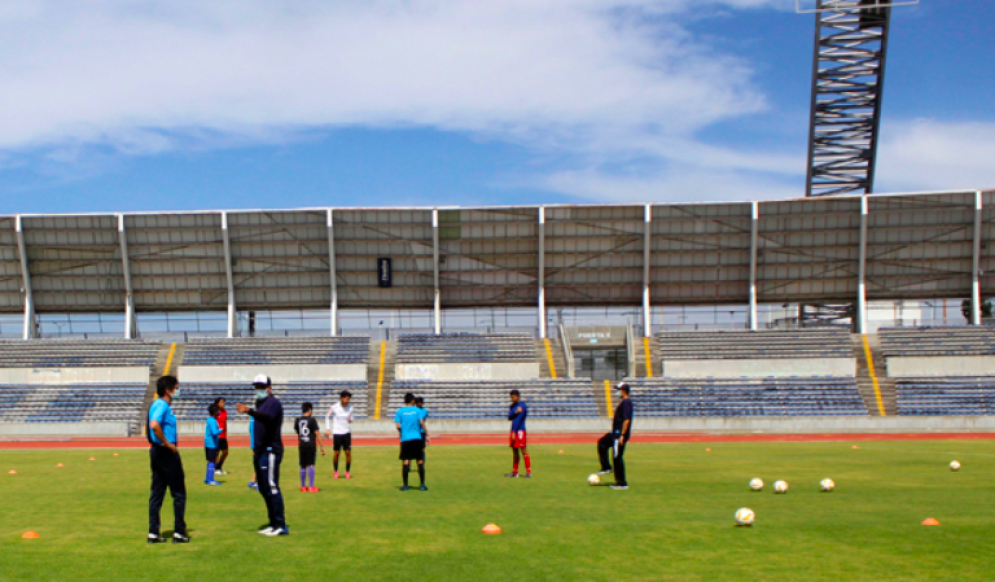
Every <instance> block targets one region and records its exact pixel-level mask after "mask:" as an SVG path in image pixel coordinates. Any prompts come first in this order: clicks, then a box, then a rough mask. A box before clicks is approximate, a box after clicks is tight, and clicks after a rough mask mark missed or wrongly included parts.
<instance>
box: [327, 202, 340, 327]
mask: <svg viewBox="0 0 995 582" xmlns="http://www.w3.org/2000/svg"><path fill="white" fill-rule="evenodd" d="M327 219H328V220H327V227H328V274H329V276H330V280H331V287H332V302H331V314H332V315H331V317H332V321H331V327H332V330H331V331H332V333H331V335H332V337H336V336H338V335H339V281H338V275H337V273H336V271H335V219H334V216H333V214H332V209H331V208H329V209H328V211H327Z"/></svg>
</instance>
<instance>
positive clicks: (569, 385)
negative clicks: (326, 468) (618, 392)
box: [385, 378, 598, 420]
mask: <svg viewBox="0 0 995 582" xmlns="http://www.w3.org/2000/svg"><path fill="white" fill-rule="evenodd" d="M513 388H516V389H518V390H519V391H520V392H521V393H522V400H524V401H525V402H526V403H527V404H528V406H529V417H530V418H583V417H597V416H598V406H597V402H596V401H595V399H594V393H593V392H592V391H591V382H590V380H588V379H576V380H574V379H556V380H554V379H551V378H541V379H533V380H524V381H522V380H515V381H509V382H502V381H492V380H487V381H428V380H425V381H419V380H396V381H395V382H394V385H393V388H392V390H391V394H390V400H389V403H388V410H387V415H386V417H385V418H387V419H388V420H390V419H393V418H394V413H395V412H396V411H397V409H398V408H400V407H402V406H404V394H405V393H406V392H412V393H414V394H415V395H417V396H421V397H423V398H425V407H426V408H428V409H429V412H430V414H431V416H430V417H429V418H430V419H507V418H508V406H509V405H510V401H509V400H508V392H510V391H511V390H512V389H513Z"/></svg>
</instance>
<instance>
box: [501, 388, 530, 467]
mask: <svg viewBox="0 0 995 582" xmlns="http://www.w3.org/2000/svg"><path fill="white" fill-rule="evenodd" d="M510 396H511V406H510V407H509V408H508V420H510V421H511V440H510V444H509V445H508V446H510V447H511V452H512V453H513V455H514V461H513V464H512V466H511V467H512V470H511V473H507V474H506V475H505V477H518V451H519V450H521V451H522V453H521V455H522V457H524V458H525V477H527V478H530V477H532V459H530V458H529V450H528V449H527V448H526V442H527V438H526V437H527V434H526V432H525V418H526V417H528V415H529V408H528V406H526V405H525V403H524V402H522V395H521V393H520V392H519V391H518V390H512V391H511V392H510Z"/></svg>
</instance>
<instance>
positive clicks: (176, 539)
mask: <svg viewBox="0 0 995 582" xmlns="http://www.w3.org/2000/svg"><path fill="white" fill-rule="evenodd" d="M173 543H174V544H189V543H190V536H188V535H186V534H181V533H173Z"/></svg>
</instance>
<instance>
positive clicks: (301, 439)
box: [294, 402, 325, 493]
mask: <svg viewBox="0 0 995 582" xmlns="http://www.w3.org/2000/svg"><path fill="white" fill-rule="evenodd" d="M313 408H314V407H313V406H311V403H310V402H305V403H304V404H302V405H301V412H302V413H303V416H298V417H297V419H296V420H295V421H294V431H295V432H296V433H297V451H298V453H299V454H300V459H301V491H303V492H305V493H317V492H318V491H319V489H318V488H317V487H315V486H314V463H315V461H316V460H317V458H318V447H321V455H322V456H324V455H325V444H324V443H323V442H321V430H319V428H318V421H317V420H315V418H314V417H313V416H311V414H312V410H313ZM305 477H307V478H309V479H310V481H311V485H310V486H307V487H306V486H305V484H304V479H305Z"/></svg>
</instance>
